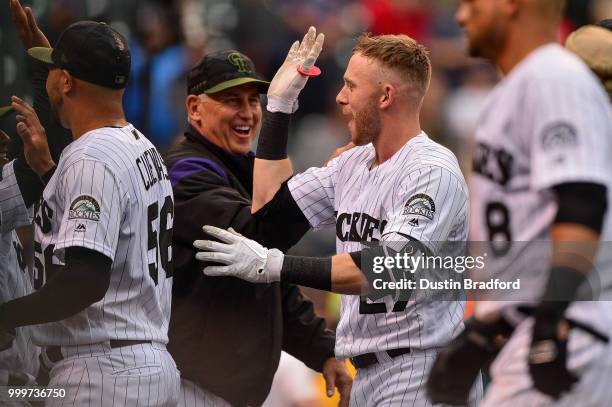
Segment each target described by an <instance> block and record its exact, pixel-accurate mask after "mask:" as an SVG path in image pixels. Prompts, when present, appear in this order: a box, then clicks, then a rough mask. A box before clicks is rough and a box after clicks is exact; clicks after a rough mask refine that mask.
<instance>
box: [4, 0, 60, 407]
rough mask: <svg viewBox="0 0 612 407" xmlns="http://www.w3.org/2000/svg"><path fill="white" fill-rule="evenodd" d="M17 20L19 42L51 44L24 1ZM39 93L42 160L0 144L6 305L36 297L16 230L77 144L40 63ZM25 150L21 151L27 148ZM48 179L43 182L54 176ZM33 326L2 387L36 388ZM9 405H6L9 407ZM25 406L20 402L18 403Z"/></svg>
mask: <svg viewBox="0 0 612 407" xmlns="http://www.w3.org/2000/svg"><path fill="white" fill-rule="evenodd" d="M11 12H12V17H13V22H14V24H15V27H16V29H17V32H18V34H19V38H20V40H21V42H22V44H23V45H24V47H25V49H28V48H30V47H32V46H35V45H48V42H47V40H46V38H45V37H44V35H42V33H41V32H40V30H39V29H38V26H37V25H36V21H35V20H34V16H33V14H32V10H31V9H30V8H29V7H26V8H25V9H24V8H22V7H21V5H20V4H19V2H18V1H13V2H11ZM29 73H30V76H31V80H32V84H33V89H34V108H35V109H36V111H37V113H38V114H39V115H41V117H43V123H44V124H45V127H46V133H47V138H48V139H49V143H48V144H47V141H46V140H45V139H40V140H37V139H32V138H31V137H24V141H25V145H24V146H23V148H26V149H27V150H28V151H29V152H30V154H29V156H30V157H33V158H36V159H35V160H32V161H31V163H30V164H31V165H32V168H33V169H34V170H33V169H32V168H31V167H30V165H28V164H27V163H26V157H25V156H24V154H23V152H22V151H10V153H12V154H13V155H15V156H16V157H17V158H16V159H15V160H12V161H11V162H7V161H8V155H10V154H7V153H8V151H7V150H9V149H8V145H9V143H10V138H9V137H8V136H7V135H6V134H5V133H4V132H0V135H1V136H2V137H3V139H2V140H0V145H2V147H1V148H0V164H1V167H2V177H0V191H2V192H1V196H2V199H1V201H2V202H1V203H0V207H1V209H2V210H1V211H0V228H1V229H2V233H1V234H0V259H1V261H0V303H5V302H7V301H10V300H12V299H14V298H19V297H22V296H24V295H27V294H30V293H31V292H32V291H33V287H32V280H31V278H30V275H29V273H28V272H27V264H26V258H25V255H24V252H23V246H22V242H21V241H20V240H19V237H18V234H17V233H15V228H17V227H19V226H23V225H30V224H31V223H32V210H31V209H32V206H33V204H34V203H35V202H37V201H38V200H39V199H40V197H41V196H42V192H43V189H44V182H42V181H41V178H40V177H39V175H38V174H45V173H46V172H47V171H49V170H50V169H51V168H52V167H53V165H54V161H55V160H57V159H58V158H59V154H60V152H61V150H62V148H63V147H64V146H65V145H66V144H68V142H69V141H71V140H72V137H71V136H70V134H69V133H68V132H67V131H66V130H64V129H63V128H61V127H60V126H59V125H57V124H55V123H54V121H53V120H51V117H50V114H49V113H50V111H49V100H48V98H47V92H46V89H45V82H46V78H47V74H48V70H47V67H46V66H45V65H44V64H39V63H34V64H32V69H31V70H30V71H29ZM12 110H13V109H12V107H10V106H6V107H3V108H1V109H0V116H4V115H6V114H8V113H10V112H11V111H12ZM23 129H24V126H23V125H18V127H17V131H18V132H19V131H22V130H23ZM23 148H21V149H20V150H22V149H23ZM48 177H49V175H48V176H47V177H43V178H48ZM29 328H30V327H20V328H17V329H15V331H14V338H13V337H12V336H13V335H9V337H10V339H12V340H11V341H10V345H11V346H10V347H9V348H8V349H6V350H3V351H0V384H1V385H13V386H14V385H26V384H34V383H35V381H34V378H35V377H36V376H37V374H38V370H39V362H38V357H39V353H40V351H39V348H38V347H37V346H35V345H34V344H33V342H32V337H31V329H29ZM6 402H8V401H5V403H6ZM16 404H18V405H19V402H16Z"/></svg>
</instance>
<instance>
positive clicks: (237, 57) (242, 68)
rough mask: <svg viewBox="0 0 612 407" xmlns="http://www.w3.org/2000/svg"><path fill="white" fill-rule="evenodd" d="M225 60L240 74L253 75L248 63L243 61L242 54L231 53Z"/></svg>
mask: <svg viewBox="0 0 612 407" xmlns="http://www.w3.org/2000/svg"><path fill="white" fill-rule="evenodd" d="M227 60H228V61H229V63H230V64H232V65H234V66H235V67H236V68H238V72H240V73H253V70H252V69H251V68H250V67H249V64H248V62H247V61H246V60H245V59H244V57H243V56H242V54H240V53H238V52H232V53H231V54H229V55H228V56H227Z"/></svg>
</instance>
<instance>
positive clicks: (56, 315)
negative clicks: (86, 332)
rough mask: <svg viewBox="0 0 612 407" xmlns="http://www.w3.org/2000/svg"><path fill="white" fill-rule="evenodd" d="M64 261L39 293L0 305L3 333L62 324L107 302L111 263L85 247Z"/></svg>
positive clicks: (74, 250) (69, 250)
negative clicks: (101, 302) (56, 323)
mask: <svg viewBox="0 0 612 407" xmlns="http://www.w3.org/2000/svg"><path fill="white" fill-rule="evenodd" d="M65 257H66V265H65V266H63V267H62V266H58V267H57V269H56V271H55V273H54V275H53V277H51V278H50V279H49V281H48V282H47V283H46V284H45V285H44V286H43V287H42V288H41V289H40V290H38V291H36V292H34V293H32V294H29V295H26V296H24V297H20V298H16V299H14V300H11V301H9V302H6V303H4V304H2V305H0V329H11V328H16V327H19V326H24V325H35V324H42V323H46V322H53V321H61V320H62V319H66V318H68V317H70V316H72V315H75V314H77V313H79V312H80V311H82V310H84V309H85V308H87V307H89V306H90V305H91V304H93V303H94V302H97V301H100V300H101V299H102V298H104V295H105V294H106V291H107V290H108V287H109V285H110V268H111V264H112V261H111V259H110V258H108V257H106V256H105V255H103V254H101V253H99V252H96V251H94V250H90V249H86V248H82V247H70V248H67V249H66V256H65Z"/></svg>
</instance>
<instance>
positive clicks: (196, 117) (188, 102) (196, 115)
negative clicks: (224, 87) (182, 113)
mask: <svg viewBox="0 0 612 407" xmlns="http://www.w3.org/2000/svg"><path fill="white" fill-rule="evenodd" d="M199 103H200V97H199V96H196V95H188V96H187V98H186V99H185V107H186V108H187V116H189V120H190V121H192V122H198V121H200V120H202V117H201V115H200V112H199V111H198V106H199Z"/></svg>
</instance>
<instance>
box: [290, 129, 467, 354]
mask: <svg viewBox="0 0 612 407" xmlns="http://www.w3.org/2000/svg"><path fill="white" fill-rule="evenodd" d="M374 158H375V151H374V147H373V146H372V144H368V145H366V146H362V147H355V148H353V149H351V150H349V151H347V152H345V153H343V154H342V155H340V156H339V157H337V158H335V159H334V160H332V161H331V162H330V163H329V164H328V165H327V166H326V167H323V168H310V169H308V170H307V171H305V172H304V173H302V174H298V175H296V176H294V177H293V178H292V179H291V180H290V181H289V184H288V185H289V189H290V191H291V194H292V196H293V198H294V199H295V201H296V202H297V204H298V206H299V207H300V209H301V210H302V212H303V213H304V215H305V216H306V218H307V219H308V220H309V222H310V224H311V225H312V227H314V228H322V227H326V226H334V225H335V227H336V250H337V252H338V253H349V252H354V251H359V250H361V249H362V245H361V242H365V241H376V240H384V241H406V240H407V239H408V238H412V239H416V240H419V241H421V242H423V243H424V244H425V245H427V246H429V249H430V250H432V251H433V252H434V253H436V252H437V250H438V249H439V247H438V244H437V243H438V242H443V241H465V240H466V239H467V227H468V202H467V187H466V184H465V180H464V179H463V175H462V174H461V171H460V170H459V166H458V164H457V159H456V158H455V156H454V155H453V154H452V153H451V152H450V151H449V150H448V149H446V148H444V147H442V146H441V145H439V144H437V143H435V142H433V141H432V140H430V139H429V137H428V136H427V135H426V134H425V133H421V134H419V135H418V136H416V137H414V138H412V139H411V140H410V141H408V142H407V143H406V144H405V145H404V146H403V147H402V148H401V149H400V150H399V151H398V152H396V153H395V154H394V155H393V156H392V157H391V158H389V159H388V160H387V161H385V162H384V163H382V164H381V165H378V166H375V167H374V168H371V165H372V163H373V161H374ZM417 208H425V209H427V210H425V211H418V210H416V209H417ZM383 302H384V304H383ZM464 305H465V304H464V302H463V301H437V302H428V303H427V304H423V303H422V302H420V301H414V300H410V301H408V304H407V305H405V306H402V307H399V308H400V309H398V310H395V308H396V304H395V303H394V301H393V299H392V298H391V297H390V296H387V297H385V298H383V299H382V300H381V301H380V303H375V304H370V303H369V302H366V300H363V301H362V299H361V297H359V296H354V295H343V296H342V305H341V314H340V322H339V324H338V328H337V332H336V356H338V357H347V356H356V355H360V354H364V353H368V352H379V351H384V350H392V349H399V348H406V347H411V348H415V349H426V348H429V347H437V346H443V345H445V344H446V343H447V342H448V341H449V340H450V339H451V337H452V335H453V333H454V332H455V330H456V329H457V327H458V326H459V324H460V323H461V321H462V319H463V312H464Z"/></svg>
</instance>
